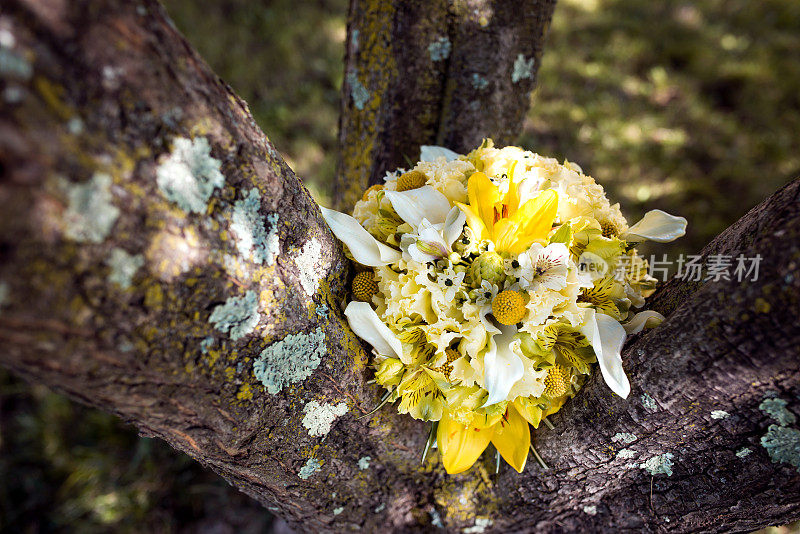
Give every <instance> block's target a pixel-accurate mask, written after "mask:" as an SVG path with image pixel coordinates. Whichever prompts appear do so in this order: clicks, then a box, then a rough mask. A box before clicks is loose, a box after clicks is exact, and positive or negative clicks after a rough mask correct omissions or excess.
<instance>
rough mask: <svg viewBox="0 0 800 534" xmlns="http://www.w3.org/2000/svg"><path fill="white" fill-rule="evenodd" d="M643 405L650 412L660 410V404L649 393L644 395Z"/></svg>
mask: <svg viewBox="0 0 800 534" xmlns="http://www.w3.org/2000/svg"><path fill="white" fill-rule="evenodd" d="M642 406H644V409H645V410H647V411H650V412H655V411H656V410H658V404H656V401H655V399H654V398H653V397H651V396H650V395H649V394H648V393H645V394H644V395H642Z"/></svg>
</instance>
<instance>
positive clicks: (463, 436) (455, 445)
mask: <svg viewBox="0 0 800 534" xmlns="http://www.w3.org/2000/svg"><path fill="white" fill-rule="evenodd" d="M493 432H494V427H489V428H475V427H473V426H471V425H470V426H465V425H462V424H461V423H458V422H456V421H455V420H453V419H452V418H451V417H450V414H449V413H447V412H445V413H444V414H443V415H442V419H441V421H439V427H438V428H437V430H436V443H437V447H438V448H439V454H441V456H442V464H443V465H444V469H445V471H447V473H448V474H450V475H455V474H456V473H462V472H464V471H466V470H467V469H469V468H470V467H472V464H474V463H475V460H477V459H478V457H480V455H481V453H483V451H484V450H485V449H486V447H488V446H489V441H490V440H491V439H492V433H493Z"/></svg>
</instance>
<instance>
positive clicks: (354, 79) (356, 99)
mask: <svg viewBox="0 0 800 534" xmlns="http://www.w3.org/2000/svg"><path fill="white" fill-rule="evenodd" d="M347 85H349V86H350V96H351V97H352V98H353V104H354V105H355V106H356V109H358V110H362V109H364V105H366V103H367V102H368V101H369V91H367V88H366V87H364V84H362V83H361V80H359V79H358V74H356V73H355V72H348V73H347Z"/></svg>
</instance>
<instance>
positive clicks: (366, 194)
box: [361, 184, 383, 201]
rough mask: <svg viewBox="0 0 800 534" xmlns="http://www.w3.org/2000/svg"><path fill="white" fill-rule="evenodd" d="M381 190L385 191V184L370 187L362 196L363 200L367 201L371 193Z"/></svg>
mask: <svg viewBox="0 0 800 534" xmlns="http://www.w3.org/2000/svg"><path fill="white" fill-rule="evenodd" d="M381 189H383V184H375V185H373V186H372V187H368V188H367V190H366V191H364V194H363V195H362V197H361V200H364V201H366V200H367V197H368V196H369V194H370V192H372V191H380V190H381Z"/></svg>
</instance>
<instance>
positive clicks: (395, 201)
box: [386, 185, 450, 228]
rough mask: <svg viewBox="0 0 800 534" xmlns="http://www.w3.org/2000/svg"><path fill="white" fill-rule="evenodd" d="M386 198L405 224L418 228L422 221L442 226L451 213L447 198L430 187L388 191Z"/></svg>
mask: <svg viewBox="0 0 800 534" xmlns="http://www.w3.org/2000/svg"><path fill="white" fill-rule="evenodd" d="M386 198H388V199H389V202H391V203H392V207H393V208H394V211H396V212H397V214H398V215H399V216H400V218H401V219H403V220H404V221H405V222H407V223H408V224H410V225H411V226H413V227H414V228H416V227H417V226H419V223H420V222H422V219H428V221H430V222H431V223H432V224H442V223H444V221H445V220H446V219H447V214H448V213H449V212H450V201H449V200H447V197H446V196H444V195H443V194H441V193H440V192H439V191H437V190H436V189H434V188H433V187H431V186H429V185H425V186H422V187H418V188H417V189H409V190H408V191H386Z"/></svg>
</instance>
